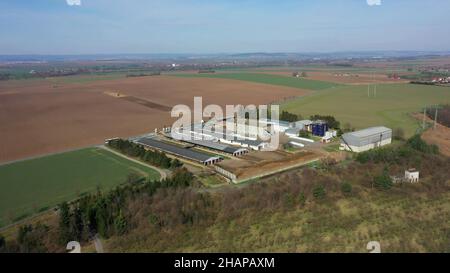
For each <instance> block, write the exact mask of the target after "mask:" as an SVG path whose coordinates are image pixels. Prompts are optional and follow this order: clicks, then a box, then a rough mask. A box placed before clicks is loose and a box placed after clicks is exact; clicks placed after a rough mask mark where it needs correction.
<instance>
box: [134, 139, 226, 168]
mask: <svg viewBox="0 0 450 273" xmlns="http://www.w3.org/2000/svg"><path fill="white" fill-rule="evenodd" d="M136 143H138V144H142V145H144V146H149V147H152V148H156V149H158V150H161V151H164V152H167V153H169V154H174V155H179V156H181V157H185V158H188V159H191V160H194V161H200V162H207V161H210V160H214V159H218V158H220V157H218V156H211V155H208V154H206V153H201V152H197V151H193V150H190V149H186V148H182V147H178V146H176V145H173V144H170V143H166V142H162V141H160V140H157V139H155V138H150V137H143V138H140V139H138V140H136Z"/></svg>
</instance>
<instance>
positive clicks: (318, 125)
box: [312, 121, 328, 137]
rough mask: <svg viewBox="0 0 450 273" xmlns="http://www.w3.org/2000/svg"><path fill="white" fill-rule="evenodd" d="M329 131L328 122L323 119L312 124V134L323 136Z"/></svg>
mask: <svg viewBox="0 0 450 273" xmlns="http://www.w3.org/2000/svg"><path fill="white" fill-rule="evenodd" d="M327 131H328V124H327V123H326V122H323V121H317V122H314V123H313V125H312V134H313V135H315V136H320V137H323V136H325V133H326V132H327Z"/></svg>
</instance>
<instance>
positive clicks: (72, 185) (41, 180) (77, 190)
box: [0, 148, 159, 226]
mask: <svg viewBox="0 0 450 273" xmlns="http://www.w3.org/2000/svg"><path fill="white" fill-rule="evenodd" d="M131 172H134V173H137V174H140V175H141V176H143V177H144V176H145V177H149V178H151V179H158V178H159V174H158V172H157V171H155V170H153V169H151V168H150V167H148V168H147V167H145V166H142V165H140V164H137V163H134V162H132V161H129V160H127V159H125V158H122V157H120V156H117V155H115V154H113V153H110V152H108V151H106V150H103V149H99V148H88V149H82V150H78V151H73V152H67V153H62V154H57V155H51V156H47V157H42V158H37V159H31V160H26V161H21V162H17V163H12V164H8V165H2V166H0V226H2V225H5V224H8V223H11V222H14V221H17V220H20V219H21V218H24V217H26V216H29V215H31V214H33V213H36V212H39V211H42V210H45V209H47V208H49V207H52V206H55V205H57V204H58V203H60V202H63V201H70V200H72V199H74V198H76V197H77V196H79V195H80V194H83V193H86V192H92V191H95V190H96V189H97V188H98V187H99V188H101V189H102V190H106V189H111V188H113V187H115V186H118V185H119V184H121V183H124V182H125V181H126V178H127V176H128V174H129V173H131Z"/></svg>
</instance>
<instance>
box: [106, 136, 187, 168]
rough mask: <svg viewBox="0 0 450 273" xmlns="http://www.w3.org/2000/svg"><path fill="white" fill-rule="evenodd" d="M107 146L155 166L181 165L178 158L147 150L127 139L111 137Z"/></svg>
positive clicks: (174, 166)
mask: <svg viewBox="0 0 450 273" xmlns="http://www.w3.org/2000/svg"><path fill="white" fill-rule="evenodd" d="M108 146H109V147H111V148H113V149H115V150H118V151H119V152H121V153H123V154H125V155H128V156H131V157H138V158H140V159H141V160H142V161H145V162H148V163H150V164H151V165H154V166H157V167H162V168H165V169H175V168H179V167H181V166H182V165H183V164H182V163H181V162H180V161H179V160H178V159H176V158H175V159H170V158H169V157H167V155H166V154H165V153H164V152H159V151H152V150H147V149H145V148H144V146H142V145H140V144H136V143H133V142H131V141H129V140H125V139H113V140H110V141H108Z"/></svg>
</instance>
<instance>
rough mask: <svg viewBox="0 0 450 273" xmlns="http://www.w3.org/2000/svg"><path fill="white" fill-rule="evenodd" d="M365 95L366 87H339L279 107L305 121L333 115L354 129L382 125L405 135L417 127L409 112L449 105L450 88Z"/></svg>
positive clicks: (392, 87) (381, 88)
mask: <svg viewBox="0 0 450 273" xmlns="http://www.w3.org/2000/svg"><path fill="white" fill-rule="evenodd" d="M371 94H372V97H368V95H367V86H341V87H338V88H334V89H328V90H321V91H317V92H314V93H313V94H311V95H308V96H304V97H301V98H297V99H295V100H292V101H289V102H287V103H285V104H283V105H282V106H281V108H282V109H283V110H287V111H289V112H292V113H296V114H301V115H302V116H303V117H305V118H307V117H309V116H310V115H313V114H322V115H334V116H335V117H336V118H337V119H338V120H340V121H341V124H342V125H344V124H345V123H347V122H348V123H350V124H351V125H352V126H353V127H355V128H356V129H361V128H366V127H370V126H377V125H384V126H388V127H390V128H393V129H394V128H403V129H404V130H405V133H406V135H407V136H411V135H412V134H414V133H415V131H416V129H417V128H418V127H419V125H420V124H419V123H420V122H418V121H417V120H415V119H413V118H412V117H411V116H410V113H412V112H417V111H421V109H422V108H423V107H424V106H425V105H436V104H441V103H450V88H446V87H435V86H425V85H412V84H380V85H378V86H377V97H376V98H374V97H373V92H372V93H371Z"/></svg>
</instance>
